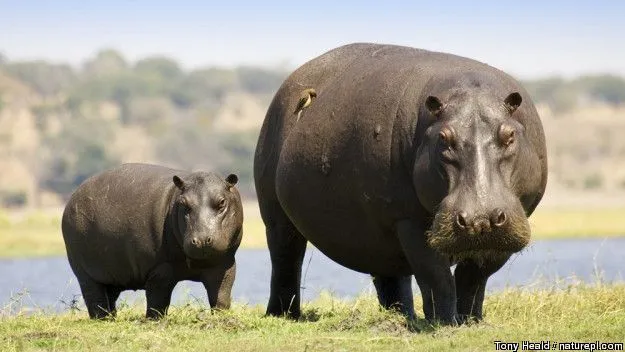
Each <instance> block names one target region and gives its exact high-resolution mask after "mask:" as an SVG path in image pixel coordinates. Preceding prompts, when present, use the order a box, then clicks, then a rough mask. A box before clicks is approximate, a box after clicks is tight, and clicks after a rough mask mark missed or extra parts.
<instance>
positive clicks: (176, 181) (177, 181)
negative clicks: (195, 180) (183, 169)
mask: <svg viewBox="0 0 625 352" xmlns="http://www.w3.org/2000/svg"><path fill="white" fill-rule="evenodd" d="M174 184H175V185H176V187H178V189H180V190H181V191H184V181H183V180H182V179H181V178H180V177H178V176H176V175H174Z"/></svg>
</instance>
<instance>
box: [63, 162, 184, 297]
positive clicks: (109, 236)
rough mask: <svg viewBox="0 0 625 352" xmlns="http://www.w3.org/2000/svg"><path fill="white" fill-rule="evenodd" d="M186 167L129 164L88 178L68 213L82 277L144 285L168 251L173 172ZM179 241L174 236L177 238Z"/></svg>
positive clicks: (68, 236) (73, 259) (67, 236)
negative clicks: (166, 229)
mask: <svg viewBox="0 0 625 352" xmlns="http://www.w3.org/2000/svg"><path fill="white" fill-rule="evenodd" d="M174 174H178V175H181V176H182V175H183V174H184V172H181V171H177V170H172V169H168V168H164V167H160V166H154V165H147V164H124V165H121V166H119V167H117V168H113V169H110V170H107V171H104V172H102V173H100V174H97V175H95V176H92V177H91V178H89V179H87V180H86V181H85V182H83V183H82V184H81V185H80V186H79V187H78V189H76V191H75V192H74V193H73V194H72V196H71V198H70V200H69V201H68V203H67V205H66V207H65V211H64V212H63V219H62V231H63V238H64V240H65V246H66V249H67V255H68V259H69V261H70V265H71V266H72V269H74V271H75V272H76V274H77V276H78V277H79V278H80V275H89V276H90V277H91V278H93V279H95V280H96V281H98V282H101V283H105V284H116V285H120V286H126V287H133V286H140V285H141V284H142V283H143V282H144V281H145V275H146V274H147V272H148V271H149V269H151V268H152V267H153V266H154V265H155V264H156V263H157V262H158V261H159V260H162V256H164V255H165V253H164V250H165V248H163V244H164V242H165V241H164V238H163V230H164V226H165V220H166V215H167V212H168V208H169V204H170V200H171V195H172V192H173V189H174V186H173V182H172V177H173V175H174ZM172 240H173V239H172Z"/></svg>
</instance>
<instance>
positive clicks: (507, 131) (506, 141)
mask: <svg viewBox="0 0 625 352" xmlns="http://www.w3.org/2000/svg"><path fill="white" fill-rule="evenodd" d="M498 137H499V141H500V142H501V144H502V145H503V146H504V147H509V146H510V145H511V144H512V143H514V139H515V135H514V128H513V127H512V126H510V125H506V124H503V125H501V127H499V133H498Z"/></svg>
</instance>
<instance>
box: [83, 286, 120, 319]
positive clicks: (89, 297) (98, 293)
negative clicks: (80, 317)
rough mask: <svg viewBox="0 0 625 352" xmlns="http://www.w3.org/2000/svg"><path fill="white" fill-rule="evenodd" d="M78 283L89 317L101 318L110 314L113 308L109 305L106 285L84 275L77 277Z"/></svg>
mask: <svg viewBox="0 0 625 352" xmlns="http://www.w3.org/2000/svg"><path fill="white" fill-rule="evenodd" d="M78 284H79V285H80V291H81V292H82V297H83V298H84V300H85V305H86V306H87V311H88V312H89V317H90V318H91V319H103V318H106V317H108V316H109V315H111V314H112V312H113V310H114V308H111V306H110V305H109V299H108V292H107V289H106V285H103V284H101V283H99V282H95V281H94V280H93V279H91V278H89V277H84V276H82V277H80V278H79V280H78Z"/></svg>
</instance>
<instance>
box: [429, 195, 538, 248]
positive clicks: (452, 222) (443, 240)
mask: <svg viewBox="0 0 625 352" xmlns="http://www.w3.org/2000/svg"><path fill="white" fill-rule="evenodd" d="M517 208H518V209H517ZM447 209H449V208H447ZM456 209H457V208H456ZM427 237H428V244H429V245H430V246H431V247H432V248H434V249H436V250H437V251H439V252H441V253H443V254H447V255H451V256H453V257H456V258H461V257H465V256H469V257H483V256H484V255H491V254H493V253H509V254H512V253H515V252H518V251H520V250H522V249H523V248H525V246H527V244H528V243H529V239H530V227H529V222H528V221H527V217H525V214H524V213H523V211H522V208H520V206H519V207H508V208H494V209H492V210H490V211H480V212H478V211H475V212H471V211H469V210H468V209H467V210H455V211H453V210H446V209H445V208H443V209H441V210H440V211H439V212H438V213H437V214H436V215H435V217H434V222H433V224H432V228H431V229H430V231H428V233H427Z"/></svg>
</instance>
